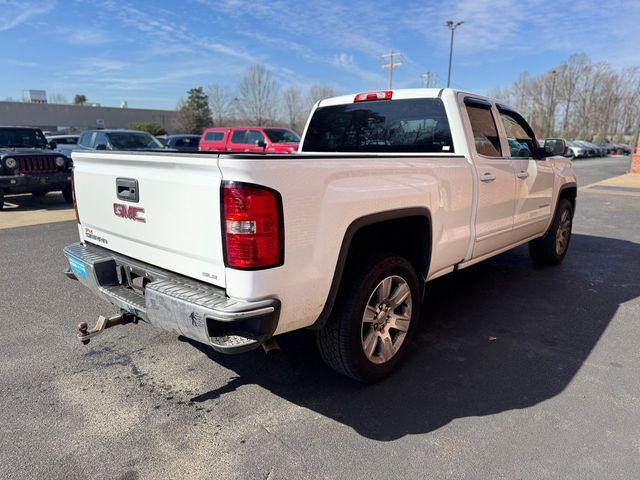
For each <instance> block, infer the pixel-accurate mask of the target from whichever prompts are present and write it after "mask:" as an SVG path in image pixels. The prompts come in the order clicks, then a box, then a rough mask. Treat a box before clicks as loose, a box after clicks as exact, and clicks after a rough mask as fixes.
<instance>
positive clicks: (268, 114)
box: [238, 65, 280, 125]
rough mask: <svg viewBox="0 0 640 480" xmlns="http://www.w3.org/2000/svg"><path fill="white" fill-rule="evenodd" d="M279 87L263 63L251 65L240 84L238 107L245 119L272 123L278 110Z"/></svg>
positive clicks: (258, 123)
mask: <svg viewBox="0 0 640 480" xmlns="http://www.w3.org/2000/svg"><path fill="white" fill-rule="evenodd" d="M279 90H280V87H279V85H278V82H276V80H275V79H274V78H273V76H272V75H271V73H270V72H269V71H268V70H267V69H266V68H265V67H264V66H263V65H252V66H251V67H249V69H248V70H247V71H246V72H245V74H244V76H243V77H242V80H241V81H240V85H239V87H238V93H239V101H240V104H239V109H240V111H241V113H242V115H243V117H245V119H246V120H248V121H250V122H252V123H254V124H256V125H267V124H272V123H273V122H274V121H275V119H276V114H277V112H278V92H279Z"/></svg>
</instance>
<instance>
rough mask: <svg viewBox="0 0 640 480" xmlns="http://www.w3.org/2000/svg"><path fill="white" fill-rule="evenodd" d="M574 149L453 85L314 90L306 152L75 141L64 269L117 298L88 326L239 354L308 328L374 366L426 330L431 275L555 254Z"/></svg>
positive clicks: (352, 363)
mask: <svg viewBox="0 0 640 480" xmlns="http://www.w3.org/2000/svg"><path fill="white" fill-rule="evenodd" d="M267 130H268V129H267ZM510 140H512V141H513V142H515V143H517V144H518V145H519V147H518V148H517V149H514V150H513V151H510V150H511V149H510V147H508V146H507V145H508V144H509V143H511V142H510ZM514 145H515V144H514ZM523 145H526V147H524V146H523ZM564 149H565V142H564V141H563V140H562V139H555V141H554V142H553V143H551V142H550V141H548V142H547V143H545V148H540V147H539V146H538V143H537V140H536V137H535V134H534V133H533V130H532V129H531V127H530V126H529V124H528V123H527V122H526V120H525V119H524V118H523V117H522V116H521V115H520V114H518V113H517V112H516V111H515V110H513V109H512V108H510V107H508V106H505V105H504V104H502V103H499V102H497V101H495V100H494V99H491V98H487V97H483V96H480V95H476V94H473V93H467V92H462V91H457V90H454V89H449V88H445V89H415V90H394V91H382V92H370V93H361V94H357V95H346V96H342V97H337V98H332V99H328V100H323V101H320V102H318V103H317V104H316V106H315V107H314V109H313V111H312V112H311V117H310V120H309V121H308V126H307V128H306V131H305V133H304V135H303V138H302V143H301V148H300V153H297V154H293V155H288V156H282V157H280V158H279V159H278V160H276V161H267V160H265V159H266V158H268V155H256V154H225V155H220V156H207V157H204V155H202V156H201V154H194V155H192V156H191V158H188V159H185V162H182V163H172V164H171V175H170V176H169V175H167V161H168V160H169V159H170V158H171V154H168V153H162V152H152V153H149V154H146V155H136V154H132V153H126V152H124V153H123V152H97V151H77V152H76V153H74V161H75V172H74V174H75V193H76V197H75V198H76V201H77V203H76V206H77V212H78V223H79V228H78V230H79V234H80V243H74V244H72V245H68V246H67V247H65V249H64V253H65V255H66V257H67V259H68V262H69V267H70V270H68V271H67V275H69V276H71V277H75V278H76V279H77V280H79V281H80V282H81V283H82V284H84V285H85V286H86V287H88V288H89V289H90V290H91V291H92V292H94V293H95V294H97V295H98V296H100V297H102V298H103V299H105V300H107V301H108V302H110V303H112V304H113V305H115V306H116V307H117V308H119V309H120V311H121V315H118V316H114V317H111V318H106V317H100V320H99V321H98V323H97V324H96V326H95V327H94V328H92V329H89V327H88V326H87V325H86V324H84V325H80V327H79V335H78V337H79V339H80V340H81V341H82V342H88V341H90V340H91V338H93V337H94V336H95V335H97V334H99V333H100V332H102V331H103V330H104V329H105V328H109V327H112V326H114V325H117V324H120V323H123V322H124V323H134V322H137V321H138V320H141V321H145V322H149V323H151V324H152V325H155V326H157V327H159V328H163V329H167V330H170V331H174V332H179V334H181V335H183V336H185V337H189V338H191V339H193V340H195V341H198V342H202V343H205V344H207V345H210V346H212V347H213V348H214V349H216V350H218V351H221V352H225V353H237V352H242V351H246V350H249V349H252V348H256V347H259V346H260V344H273V342H274V340H273V336H274V335H277V334H281V333H284V332H288V331H292V330H296V329H301V328H309V329H312V330H315V331H316V335H317V337H316V338H317V343H318V347H319V350H320V354H321V356H322V358H323V359H324V360H325V362H326V363H327V364H328V365H329V366H331V367H332V368H334V369H335V370H336V371H338V372H340V373H342V374H344V375H347V376H350V377H353V378H355V379H358V380H361V381H375V380H378V379H380V378H382V377H384V376H386V375H388V374H390V373H391V372H392V371H393V370H394V369H395V368H396V367H397V366H398V365H399V362H400V361H401V359H402V357H403V355H404V354H405V353H407V350H408V345H409V342H410V340H411V338H412V337H414V336H415V335H416V334H417V332H418V325H417V323H418V322H419V320H420V317H421V315H420V306H421V300H422V295H423V292H425V282H426V281H429V280H432V279H435V278H438V277H440V276H442V275H445V274H447V273H449V272H453V271H457V270H460V269H463V268H466V267H468V266H471V265H474V264H476V263H478V262H480V261H482V260H484V259H486V258H489V257H492V256H494V255H497V254H499V253H502V252H504V251H505V250H508V249H510V248H514V247H516V246H518V245H522V244H525V243H528V244H529V252H530V254H531V256H532V258H533V260H534V262H535V263H537V264H541V265H557V264H559V263H561V262H562V260H563V259H564V257H565V255H566V253H567V251H568V247H569V241H570V238H571V225H572V218H573V212H574V208H575V203H576V193H577V186H576V177H575V174H574V171H573V167H572V163H571V161H570V160H568V159H566V158H564V157H562V154H563V153H564ZM504 157H509V158H510V161H509V162H506V163H505V162H503V161H501V160H500V159H501V158H504ZM205 158H206V160H207V161H200V160H202V159H205ZM116 195H117V196H116ZM548 278H549V276H548V275H546V274H545V275H541V276H540V279H539V282H541V283H544V282H545V281H547V282H548ZM550 288H551V287H550ZM463 294H464V292H460V295H463ZM494 300H495V299H493V298H489V299H487V301H494Z"/></svg>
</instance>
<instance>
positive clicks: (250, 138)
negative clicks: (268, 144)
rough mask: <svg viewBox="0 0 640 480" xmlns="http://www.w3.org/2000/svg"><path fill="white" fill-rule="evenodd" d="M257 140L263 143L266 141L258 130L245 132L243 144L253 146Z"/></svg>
mask: <svg viewBox="0 0 640 480" xmlns="http://www.w3.org/2000/svg"><path fill="white" fill-rule="evenodd" d="M259 140H261V141H263V142H265V141H266V140H265V138H264V135H262V133H261V132H259V131H258V130H247V136H246V140H245V143H248V144H250V145H255V144H256V142H257V141H259Z"/></svg>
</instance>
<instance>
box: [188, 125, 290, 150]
mask: <svg viewBox="0 0 640 480" xmlns="http://www.w3.org/2000/svg"><path fill="white" fill-rule="evenodd" d="M299 143H300V137H299V136H298V134H297V133H296V132H294V131H293V130H289V129H288V128H276V127H235V128H207V129H206V130H205V131H204V132H203V133H202V137H201V139H200V151H201V152H238V153H247V152H249V153H294V152H296V151H297V150H298V145H299Z"/></svg>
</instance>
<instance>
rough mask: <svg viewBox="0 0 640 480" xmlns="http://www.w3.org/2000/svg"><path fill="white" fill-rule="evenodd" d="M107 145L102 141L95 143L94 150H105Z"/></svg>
mask: <svg viewBox="0 0 640 480" xmlns="http://www.w3.org/2000/svg"><path fill="white" fill-rule="evenodd" d="M106 149H107V146H106V145H105V144H104V143H99V144H98V145H96V150H106Z"/></svg>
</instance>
